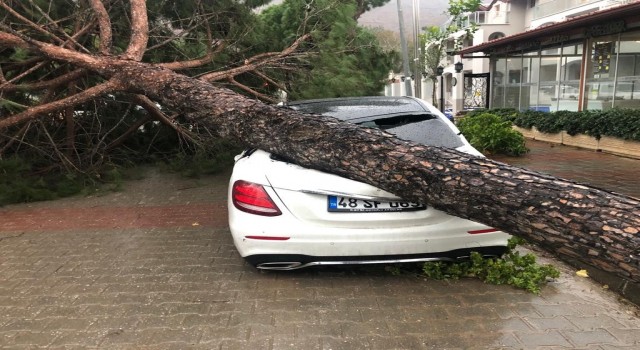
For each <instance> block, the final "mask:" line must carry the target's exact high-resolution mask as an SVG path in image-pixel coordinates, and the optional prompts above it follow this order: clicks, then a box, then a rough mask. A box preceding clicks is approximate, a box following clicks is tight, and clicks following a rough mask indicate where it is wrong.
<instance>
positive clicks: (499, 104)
mask: <svg viewBox="0 0 640 350" xmlns="http://www.w3.org/2000/svg"><path fill="white" fill-rule="evenodd" d="M506 69H507V59H506V58H500V59H498V60H496V61H495V69H494V70H493V76H492V77H491V78H492V82H491V84H492V88H491V90H492V94H491V108H504V107H508V106H506V105H505V102H504V101H505V86H504V85H505V81H504V80H505V79H506V76H507V75H506Z"/></svg>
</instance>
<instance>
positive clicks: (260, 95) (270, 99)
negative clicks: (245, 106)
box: [228, 77, 278, 103]
mask: <svg viewBox="0 0 640 350" xmlns="http://www.w3.org/2000/svg"><path fill="white" fill-rule="evenodd" d="M228 80H229V82H230V83H231V84H233V85H234V86H237V87H238V88H240V89H241V90H242V91H245V92H248V93H249V94H251V95H253V96H255V97H257V98H259V99H261V100H263V101H267V102H270V103H276V102H278V100H276V99H275V98H273V97H269V96H267V95H265V94H261V93H259V92H257V91H255V90H253V89H251V88H250V87H248V86H246V85H244V84H240V83H238V82H237V81H236V80H235V79H233V77H229V79H228Z"/></svg>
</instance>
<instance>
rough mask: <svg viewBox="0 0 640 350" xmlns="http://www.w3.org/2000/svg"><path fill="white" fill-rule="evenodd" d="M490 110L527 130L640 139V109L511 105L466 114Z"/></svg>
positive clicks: (476, 111) (470, 113)
mask: <svg viewBox="0 0 640 350" xmlns="http://www.w3.org/2000/svg"><path fill="white" fill-rule="evenodd" d="M485 112H490V113H491V114H495V115H498V116H500V117H501V118H502V119H503V120H505V121H510V122H512V123H513V124H514V125H516V126H519V127H521V128H525V129H531V127H534V126H535V127H536V129H538V130H539V131H540V132H544V133H550V134H553V133H559V132H561V131H565V132H567V133H568V134H569V135H577V134H583V135H589V136H593V137H595V138H596V139H600V138H601V137H602V136H613V137H617V138H621V139H624V140H633V141H640V110H638V109H623V108H614V109H610V110H606V111H583V112H570V111H557V112H552V113H548V112H539V111H521V112H520V111H518V110H516V109H512V108H499V109H490V110H475V111H471V112H468V113H467V114H466V115H467V116H471V115H475V114H479V113H485Z"/></svg>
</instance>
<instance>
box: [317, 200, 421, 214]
mask: <svg viewBox="0 0 640 350" xmlns="http://www.w3.org/2000/svg"><path fill="white" fill-rule="evenodd" d="M328 198H329V201H328V202H329V205H328V207H327V210H328V211H330V212H352V213H371V212H393V211H415V210H425V209H427V207H426V206H425V205H424V204H420V203H414V202H405V201H390V202H388V201H377V200H370V199H358V198H349V197H340V196H329V197H328Z"/></svg>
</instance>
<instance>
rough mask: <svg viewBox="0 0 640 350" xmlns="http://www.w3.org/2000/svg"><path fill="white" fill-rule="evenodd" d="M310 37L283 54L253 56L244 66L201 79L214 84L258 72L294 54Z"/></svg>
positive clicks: (301, 40) (296, 42)
mask: <svg viewBox="0 0 640 350" xmlns="http://www.w3.org/2000/svg"><path fill="white" fill-rule="evenodd" d="M310 37H311V34H305V35H303V36H301V37H299V38H298V39H296V41H294V42H293V44H291V46H289V47H288V48H286V49H285V50H283V51H281V52H268V53H263V54H260V55H256V56H253V57H252V58H249V59H247V60H245V64H244V65H243V66H240V67H236V68H232V69H228V70H226V71H222V72H213V73H208V74H204V75H202V76H200V78H199V79H201V80H204V81H208V82H212V81H218V80H222V79H225V78H227V79H228V78H229V77H234V76H236V75H240V74H242V73H246V72H250V71H253V70H256V69H258V68H259V67H260V66H263V65H265V64H268V63H271V62H274V61H277V60H279V59H282V58H285V57H287V56H289V55H291V54H293V53H294V52H295V51H296V50H297V49H298V47H299V46H300V44H302V43H303V42H304V41H306V40H307V39H309V38H310ZM256 61H259V62H256ZM252 62H256V63H252Z"/></svg>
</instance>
